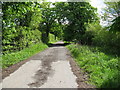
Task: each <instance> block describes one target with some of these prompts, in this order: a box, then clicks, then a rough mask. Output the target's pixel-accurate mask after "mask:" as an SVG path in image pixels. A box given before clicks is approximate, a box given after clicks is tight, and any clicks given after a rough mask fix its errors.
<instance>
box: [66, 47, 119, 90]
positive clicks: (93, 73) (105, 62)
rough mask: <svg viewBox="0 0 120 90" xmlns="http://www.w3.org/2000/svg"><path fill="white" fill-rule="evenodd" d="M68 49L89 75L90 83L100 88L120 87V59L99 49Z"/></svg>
mask: <svg viewBox="0 0 120 90" xmlns="http://www.w3.org/2000/svg"><path fill="white" fill-rule="evenodd" d="M67 48H68V49H69V50H70V51H71V53H72V55H73V57H74V58H75V61H76V62H77V64H78V65H79V66H80V68H83V69H84V71H85V72H87V73H88V75H89V82H88V83H91V84H93V85H96V87H98V88H116V87H120V75H119V74H120V66H119V65H118V60H119V59H120V58H119V57H115V56H113V55H112V56H110V55H106V54H105V53H103V52H101V51H99V49H98V48H97V47H96V48H95V47H90V46H80V45H79V46H78V45H68V46H67ZM118 80H119V81H118Z"/></svg>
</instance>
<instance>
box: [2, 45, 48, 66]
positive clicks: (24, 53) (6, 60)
mask: <svg viewBox="0 0 120 90" xmlns="http://www.w3.org/2000/svg"><path fill="white" fill-rule="evenodd" d="M46 48H47V45H45V44H43V43H37V44H35V45H32V46H30V47H28V48H25V49H23V50H21V51H18V52H14V53H9V54H6V55H2V68H7V67H9V66H11V65H13V64H16V63H18V62H20V61H22V60H25V59H27V58H29V57H31V56H33V55H34V54H36V53H38V52H40V51H43V50H44V49H46Z"/></svg>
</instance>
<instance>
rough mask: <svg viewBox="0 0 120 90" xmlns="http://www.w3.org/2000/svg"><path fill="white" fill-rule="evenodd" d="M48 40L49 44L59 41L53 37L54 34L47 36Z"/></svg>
mask: <svg viewBox="0 0 120 90" xmlns="http://www.w3.org/2000/svg"><path fill="white" fill-rule="evenodd" d="M49 39H50V40H49V43H55V42H57V41H58V40H59V39H58V37H55V35H54V34H49Z"/></svg>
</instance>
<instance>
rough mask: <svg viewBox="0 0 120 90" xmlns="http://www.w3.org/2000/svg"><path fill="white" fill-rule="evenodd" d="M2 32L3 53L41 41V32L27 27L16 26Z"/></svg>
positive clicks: (18, 49)
mask: <svg viewBox="0 0 120 90" xmlns="http://www.w3.org/2000/svg"><path fill="white" fill-rule="evenodd" d="M6 31H7V32H3V40H2V45H3V53H4V54H5V53H8V52H13V51H20V50H22V49H24V48H26V47H28V46H30V45H32V44H35V43H37V42H41V32H40V31H39V30H37V29H35V30H32V29H31V28H29V27H17V29H16V28H14V27H13V28H9V29H6Z"/></svg>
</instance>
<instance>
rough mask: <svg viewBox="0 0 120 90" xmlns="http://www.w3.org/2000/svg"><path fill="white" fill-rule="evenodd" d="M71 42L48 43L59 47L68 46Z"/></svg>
mask: <svg viewBox="0 0 120 90" xmlns="http://www.w3.org/2000/svg"><path fill="white" fill-rule="evenodd" d="M69 44H70V43H56V44H53V43H48V44H47V45H48V46H49V47H58V46H66V45H69Z"/></svg>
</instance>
